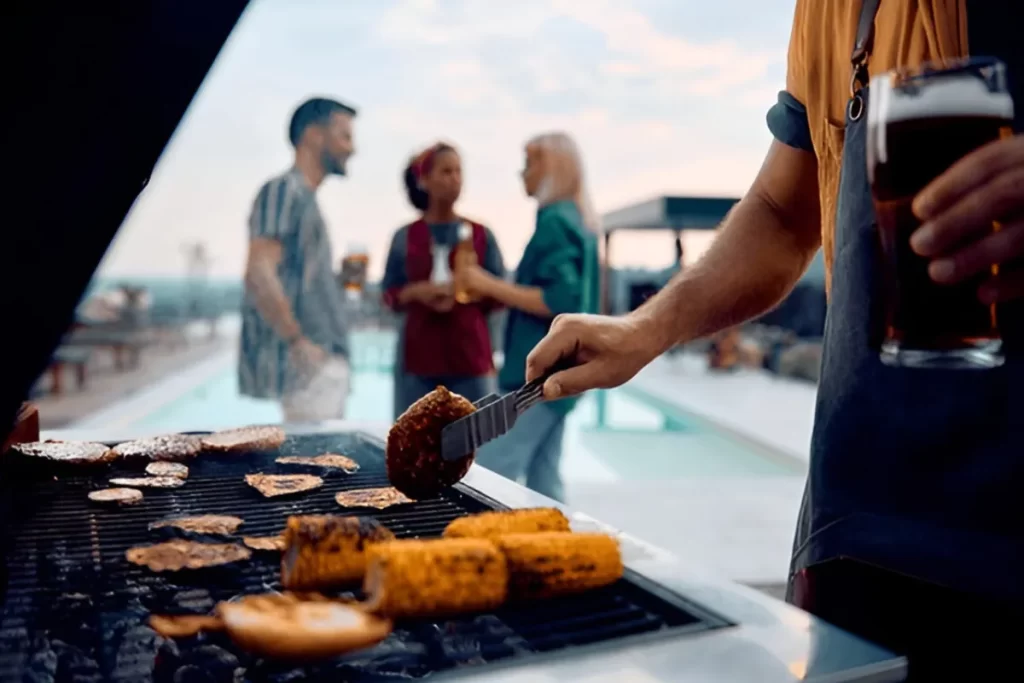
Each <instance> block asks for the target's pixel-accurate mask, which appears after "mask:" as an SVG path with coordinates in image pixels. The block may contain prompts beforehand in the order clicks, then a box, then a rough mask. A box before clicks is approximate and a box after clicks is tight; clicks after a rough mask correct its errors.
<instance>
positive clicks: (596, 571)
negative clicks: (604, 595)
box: [494, 531, 623, 600]
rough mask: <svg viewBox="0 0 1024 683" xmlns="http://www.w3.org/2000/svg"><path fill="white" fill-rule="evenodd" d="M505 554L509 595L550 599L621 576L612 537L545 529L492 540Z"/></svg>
mask: <svg viewBox="0 0 1024 683" xmlns="http://www.w3.org/2000/svg"><path fill="white" fill-rule="evenodd" d="M494 542H495V543H496V544H497V546H498V548H499V549H500V550H501V552H502V554H503V555H504V556H505V561H506V563H507V564H508V573H509V586H508V588H509V598H510V599H516V600H531V599H537V598H550V597H555V596H558V595H566V594H569V593H579V592H581V591H586V590H590V589H592V588H599V587H601V586H606V585H608V584H610V583H613V582H615V581H616V580H618V579H619V578H621V577H622V572H623V566H622V555H621V553H620V552H619V543H618V541H616V540H615V539H614V538H613V537H611V536H608V535H606V534H597V533H570V532H561V531H548V532H542V533H536V534H507V535H505V536H499V537H497V538H495V539H494Z"/></svg>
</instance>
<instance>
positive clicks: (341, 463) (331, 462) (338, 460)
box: [275, 453, 359, 474]
mask: <svg viewBox="0 0 1024 683" xmlns="http://www.w3.org/2000/svg"><path fill="white" fill-rule="evenodd" d="M275 462H277V463H279V464H281V465H305V466H307V467H322V468H324V469H335V470H344V471H345V472H348V473H349V474H352V473H353V472H356V471H358V470H359V463H357V462H356V461H355V460H353V459H352V458H349V457H348V456H345V455H338V454H337V453H324V454H323V455H312V456H310V455H285V456H282V457H280V458H278V459H277V460H276V461H275Z"/></svg>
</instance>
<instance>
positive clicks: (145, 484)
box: [110, 477, 185, 489]
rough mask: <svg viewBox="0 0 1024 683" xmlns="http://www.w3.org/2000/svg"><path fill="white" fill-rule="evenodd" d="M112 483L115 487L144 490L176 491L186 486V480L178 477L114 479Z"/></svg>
mask: <svg viewBox="0 0 1024 683" xmlns="http://www.w3.org/2000/svg"><path fill="white" fill-rule="evenodd" d="M110 483H111V484H113V485H114V486H134V487H136V488H144V489H176V488H178V487H180V486H184V485H185V480H184V479H179V478H178V477H114V478H113V479H111V480H110Z"/></svg>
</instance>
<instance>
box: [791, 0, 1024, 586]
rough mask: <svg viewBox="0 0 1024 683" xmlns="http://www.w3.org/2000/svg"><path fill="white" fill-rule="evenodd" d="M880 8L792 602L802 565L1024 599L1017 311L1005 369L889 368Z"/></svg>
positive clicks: (863, 69) (845, 202) (852, 122)
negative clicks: (872, 92)
mask: <svg viewBox="0 0 1024 683" xmlns="http://www.w3.org/2000/svg"><path fill="white" fill-rule="evenodd" d="M877 7H878V0H865V2H864V8H863V9H862V15H861V21H860V25H859V28H858V34H857V42H856V45H855V50H854V55H853V59H852V62H853V76H852V78H851V99H850V102H849V106H848V107H847V112H846V126H845V143H844V148H843V158H842V167H841V175H840V183H839V193H838V201H837V207H836V228H835V229H836V235H835V237H836V239H835V258H834V262H833V270H832V290H831V300H830V304H829V311H828V316H827V319H826V324H825V337H824V349H823V356H822V369H821V381H820V384H819V389H818V399H817V406H816V412H815V424H814V432H813V437H812V441H811V462H810V470H809V474H808V480H807V486H806V489H805V491H804V498H803V502H802V504H801V509H800V517H799V520H798V523H797V532H796V539H795V542H794V550H793V561H792V565H791V570H790V597H791V598H792V596H793V590H794V580H795V581H796V582H799V581H800V579H801V578H803V576H805V575H804V574H803V573H802V570H804V569H806V568H808V567H811V566H813V565H815V564H818V563H821V562H825V561H828V560H833V559H838V558H845V559H852V560H858V561H861V562H865V563H868V564H873V565H876V566H879V567H882V568H884V569H887V570H890V571H893V572H898V573H901V574H905V575H909V576H912V577H915V578H919V579H922V580H925V581H930V582H933V583H936V584H940V585H944V586H948V587H951V588H956V589H960V590H965V591H968V592H971V593H974V594H979V595H983V594H989V595H992V596H995V597H1001V598H1008V599H1020V598H1022V597H1024V496H1022V494H1024V394H1022V389H1024V364H1022V362H1021V355H1020V354H1019V353H1015V351H1016V349H1015V348H1013V346H1014V342H1018V340H1019V335H1018V334H1017V333H1016V330H1019V329H1020V325H1019V322H1020V321H1019V316H1016V317H1017V319H1016V320H1012V321H1009V320H1007V318H1006V317H1005V316H1004V317H1001V323H1000V324H1001V328H1002V331H1003V338H1004V352H1005V354H1006V362H1005V364H1004V365H1003V366H1002V367H1000V368H997V369H993V370H942V369H938V370H931V369H908V368H898V367H887V366H885V365H883V364H882V362H881V361H880V360H879V355H878V352H879V340H880V337H881V330H882V329H883V314H884V312H883V310H882V306H881V304H882V303H883V299H882V297H884V296H885V292H884V291H883V288H882V287H881V282H882V277H881V275H882V272H881V259H880V254H879V246H878V244H879V243H878V238H877V234H876V230H877V226H876V223H875V212H874V208H873V205H872V201H871V193H870V189H869V186H868V179H867V160H866V150H867V145H866V137H867V113H866V108H867V102H868V96H869V93H868V87H867V58H868V56H869V53H870V47H871V40H872V37H873V36H872V34H873V24H874V14H875V12H876V11H877ZM936 144H942V141H941V140H936ZM1003 313H1004V311H1002V310H1001V311H1000V315H1001V316H1002V314H1003ZM1007 322H1012V323H1013V325H1012V328H1013V330H1014V334H1011V333H1010V331H1011V326H1010V325H1006V324H1004V323H1007ZM1018 343H1019V342H1018ZM1018 348H1019V346H1018ZM1018 501H1020V502H1018Z"/></svg>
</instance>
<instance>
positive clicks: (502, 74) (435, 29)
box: [101, 0, 794, 277]
mask: <svg viewBox="0 0 1024 683" xmlns="http://www.w3.org/2000/svg"><path fill="white" fill-rule="evenodd" d="M793 4H794V0H716V1H715V2H706V0H631V2H629V3H624V2H621V1H616V0H516V1H515V2H499V0H344V1H340V2H339V1H338V0H253V2H252V3H251V4H250V7H249V9H248V10H247V11H246V14H245V15H244V16H243V17H242V20H241V21H240V22H239V24H238V26H237V27H236V28H235V31H234V33H233V34H232V36H231V38H230V39H229V40H228V42H227V44H226V45H225V47H224V49H223V50H222V52H221V54H220V56H219V58H218V60H217V62H216V63H215V65H214V67H213V69H212V70H211V71H210V73H209V75H208V76H207V78H206V81H205V82H204V84H203V86H202V88H201V89H200V91H199V93H198V94H197V96H196V99H195V100H194V101H193V103H192V106H191V108H190V110H189V112H188V114H187V115H186V117H185V118H184V119H183V121H182V124H181V125H180V126H179V128H178V130H177V132H176V133H175V136H174V138H173V139H172V140H171V143H170V145H169V146H168V147H167V149H166V150H165V152H164V154H163V156H162V158H161V160H160V162H159V164H158V165H157V168H156V169H155V170H154V173H153V176H152V178H151V181H150V183H149V185H148V186H147V188H146V189H145V191H144V192H143V194H142V195H140V197H139V199H138V200H137V201H136V204H135V206H134V207H133V209H132V212H131V213H130V215H129V216H128V218H127V219H126V221H125V224H124V225H123V226H122V228H121V231H120V233H119V234H118V237H117V239H116V240H115V242H114V244H113V245H112V247H111V249H110V251H109V252H108V254H107V257H106V258H105V260H104V262H103V264H102V265H101V273H103V274H105V275H118V276H126V275H150V276H151V275H180V274H183V273H184V271H185V255H184V245H185V244H187V243H192V242H197V241H203V242H205V244H206V246H207V249H208V251H209V253H210V254H211V256H212V265H211V268H212V272H213V274H215V275H218V276H232V277H233V276H239V275H240V274H241V273H242V269H243V266H244V262H245V253H246V241H247V227H246V221H247V217H248V214H249V211H250V209H251V205H252V200H253V197H254V195H255V193H256V191H257V190H258V188H259V186H260V185H261V184H262V183H263V182H264V181H265V180H266V179H267V178H269V177H271V176H273V175H275V174H277V173H280V172H282V171H284V170H285V169H287V168H288V167H289V166H290V164H291V159H292V154H293V152H292V150H291V148H290V146H289V145H288V143H287V140H286V137H285V128H286V124H287V121H288V119H289V117H290V115H291V112H292V110H293V109H294V107H295V106H296V105H297V104H298V103H299V102H301V101H302V100H303V99H305V98H307V97H309V96H311V95H326V96H331V97H335V98H338V99H341V100H342V101H345V102H348V103H351V104H354V105H355V106H356V107H357V108H358V109H359V115H358V117H357V119H356V122H355V141H356V148H357V150H356V155H355V156H354V157H353V158H352V159H351V160H350V162H349V169H348V176H347V177H345V178H331V179H329V180H328V181H326V182H325V183H324V184H323V185H322V186H321V188H320V190H319V192H318V199H319V202H320V206H321V210H322V212H323V214H324V217H325V220H326V222H327V224H328V229H329V231H330V234H331V237H332V240H333V244H334V255H335V260H336V261H337V259H338V258H340V256H341V255H342V254H343V253H344V252H345V251H346V249H348V248H349V247H350V246H351V245H355V244H362V245H365V246H366V247H367V248H368V249H369V252H370V256H371V266H370V274H371V276H372V277H376V276H379V275H380V273H381V271H382V269H383V259H384V256H385V253H386V250H387V245H388V243H389V242H390V239H391V236H392V234H393V233H394V231H395V230H396V229H397V228H399V227H400V226H402V225H404V224H406V223H408V222H409V221H410V220H412V219H414V218H415V212H414V210H413V209H412V208H411V207H410V206H409V205H408V203H407V201H406V199H405V194H404V191H403V188H402V185H401V172H402V169H403V168H404V166H405V164H406V163H407V162H408V159H409V157H410V156H411V155H413V154H414V153H416V152H418V151H419V150H421V149H423V148H424V147H426V146H427V145H429V144H432V143H433V142H436V141H438V140H445V141H449V142H451V143H454V144H455V145H456V146H457V147H458V148H459V150H460V152H461V153H462V157H463V169H464V190H463V196H462V200H461V202H460V205H459V207H458V208H459V210H460V211H461V213H463V214H464V215H466V216H469V217H471V218H473V219H476V220H479V221H481V222H483V223H484V224H486V225H488V226H489V227H490V228H491V229H492V230H493V231H494V233H495V235H496V236H497V238H498V241H499V244H500V245H501V248H502V251H503V253H504V256H505V261H506V265H507V266H508V267H510V268H511V267H514V266H515V264H516V262H517V261H518V258H519V255H520V254H521V253H522V249H523V247H524V246H525V244H526V242H527V240H528V239H529V236H530V233H531V231H532V230H533V221H534V214H535V211H536V206H535V204H534V203H533V202H532V201H531V200H530V199H529V198H527V197H525V196H524V195H523V192H522V185H521V182H520V179H519V172H520V170H521V169H522V165H523V145H524V143H525V142H526V141H527V140H528V139H529V138H531V137H533V136H534V135H536V134H538V133H543V132H547V131H552V130H564V131H566V132H568V133H569V134H571V135H572V136H573V137H574V138H575V139H576V141H577V143H578V144H579V146H580V148H581V150H582V154H583V158H584V164H585V169H586V174H587V179H588V180H587V182H588V188H589V191H590V193H591V196H592V198H593V201H594V204H595V206H596V207H597V209H598V211H599V212H605V211H609V210H613V209H616V208H620V207H622V206H625V205H628V204H630V203H633V202H637V201H642V200H644V199H648V198H651V197H653V196H657V195H659V194H693V195H710V196H736V197H738V196H741V195H742V194H743V193H744V191H745V190H746V189H747V187H748V186H749V184H750V182H751V180H752V179H753V177H754V175H755V174H756V172H757V169H758V168H759V167H760V164H761V161H762V159H763V156H764V153H765V150H766V149H767V147H768V144H769V142H770V139H771V138H770V134H769V133H768V130H767V128H766V126H765V119H764V116H765V112H766V111H767V109H768V107H770V106H771V105H772V104H773V103H774V101H775V98H776V94H777V92H778V91H779V90H780V89H781V88H782V87H783V84H784V80H785V55H786V46H787V43H788V37H789V25H790V20H791V18H792V12H793ZM708 241H709V235H707V234H691V235H687V236H686V238H685V242H684V244H685V245H686V247H687V251H688V257H690V258H693V257H695V256H697V255H698V254H699V253H700V252H701V251H702V250H703V249H704V248H706V245H707V243H708ZM671 259H672V246H671V238H670V237H669V236H667V235H639V234H636V233H624V234H620V235H617V236H616V237H615V238H614V243H613V259H612V261H613V263H614V264H615V265H621V266H650V267H655V268H659V267H664V266H667V265H668V264H669V261H671ZM688 260H689V259H688Z"/></svg>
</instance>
